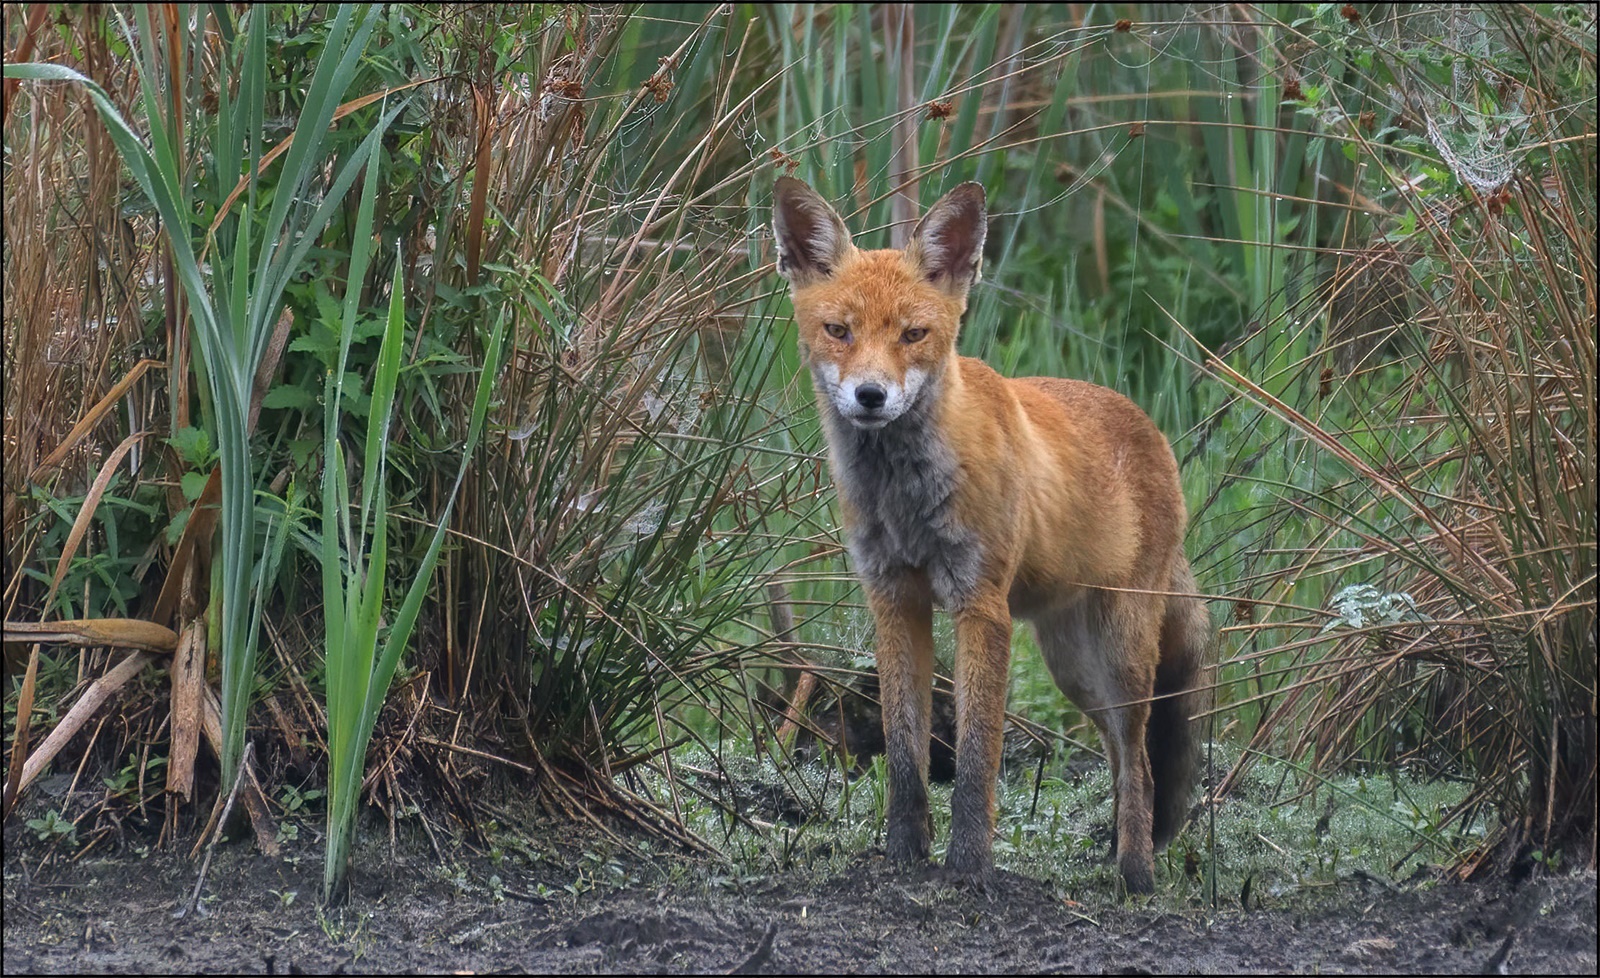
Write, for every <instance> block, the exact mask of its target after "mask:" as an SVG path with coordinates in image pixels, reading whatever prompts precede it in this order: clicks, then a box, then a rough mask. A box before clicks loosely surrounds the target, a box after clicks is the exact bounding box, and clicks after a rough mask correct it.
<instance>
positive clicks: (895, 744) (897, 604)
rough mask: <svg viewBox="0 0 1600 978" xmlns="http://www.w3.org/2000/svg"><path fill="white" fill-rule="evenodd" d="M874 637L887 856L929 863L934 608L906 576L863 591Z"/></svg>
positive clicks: (920, 584)
mask: <svg viewBox="0 0 1600 978" xmlns="http://www.w3.org/2000/svg"><path fill="white" fill-rule="evenodd" d="M867 596H868V602H869V603H870V605H871V606H872V614H873V617H874V618H875V619H876V621H877V631H878V692H879V696H880V697H881V698H882V707H883V739H884V752H885V755H886V756H887V760H888V767H889V812H888V819H889V824H888V850H889V857H890V858H891V859H895V860H898V861H901V862H914V861H918V860H925V859H927V858H928V853H929V848H930V845H931V843H932V839H933V816H932V815H931V813H930V812H929V811H928V740H929V736H930V734H931V732H932V726H931V725H932V719H931V718H932V714H933V602H932V598H931V597H930V595H929V593H928V585H927V582H926V580H923V579H920V577H918V576H914V575H907V576H906V577H905V578H902V579H900V580H897V581H895V582H893V583H888V582H884V583H883V584H880V585H876V586H873V587H870V588H868V592H867Z"/></svg>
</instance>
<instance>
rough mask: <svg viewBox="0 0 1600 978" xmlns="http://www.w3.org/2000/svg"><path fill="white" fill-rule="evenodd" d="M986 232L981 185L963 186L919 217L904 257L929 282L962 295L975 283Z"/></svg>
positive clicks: (986, 215)
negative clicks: (920, 218)
mask: <svg viewBox="0 0 1600 978" xmlns="http://www.w3.org/2000/svg"><path fill="white" fill-rule="evenodd" d="M988 229H989V214H988V211H986V210H985V209H984V194H983V184H981V183H975V182H971V183H963V184H962V185H961V186H959V187H957V188H956V189H954V190H952V191H950V192H949V193H947V194H945V195H944V196H943V197H940V198H939V200H938V202H937V203H935V204H934V205H933V206H932V207H930V208H928V213H926V214H924V215H922V220H920V221H918V222H917V227H916V230H914V231H912V232H911V241H910V243H909V244H907V245H906V257H907V258H909V259H910V260H911V263H912V264H913V265H915V266H916V267H917V269H918V270H920V271H921V272H922V274H923V276H924V277H925V278H927V280H928V281H929V282H932V283H933V284H934V285H937V286H939V287H940V288H942V289H944V290H945V291H946V292H951V293H955V294H958V295H966V293H967V290H968V289H969V288H971V287H972V283H974V282H976V281H977V280H978V275H979V269H980V267H981V266H982V265H983V239H984V236H985V235H986V234H987V233H988Z"/></svg>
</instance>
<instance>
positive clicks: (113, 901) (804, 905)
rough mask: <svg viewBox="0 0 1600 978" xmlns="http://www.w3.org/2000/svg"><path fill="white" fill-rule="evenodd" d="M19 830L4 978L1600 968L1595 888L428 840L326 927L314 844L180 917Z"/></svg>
mask: <svg viewBox="0 0 1600 978" xmlns="http://www.w3.org/2000/svg"><path fill="white" fill-rule="evenodd" d="M16 822H17V820H16V819H13V821H12V824H11V825H8V826H7V830H6V854H5V864H4V866H5V950H4V970H5V973H6V974H27V973H69V972H96V973H111V972H178V973H184V972H257V973H259V972H265V973H269V974H270V973H274V972H276V973H290V974H292V973H311V974H319V973H339V972H348V973H391V974H392V973H409V972H448V971H455V972H457V973H464V972H465V973H470V972H503V971H513V972H515V971H532V972H548V971H554V972H635V973H645V974H650V973H660V972H720V973H728V972H730V971H733V970H735V969H740V968H743V969H744V970H745V971H746V972H747V973H761V972H764V973H785V972H880V971H888V972H907V973H929V974H943V973H952V974H954V973H972V972H985V973H993V972H1091V973H1092V972H1100V973H1132V974H1138V973H1146V972H1218V973H1256V972H1312V971H1322V972H1366V973H1395V972H1457V973H1481V972H1484V971H1485V969H1488V971H1489V972H1490V973H1494V972H1495V970H1496V969H1497V968H1504V969H1506V970H1507V971H1509V972H1511V973H1530V974H1534V973H1571V974H1583V973H1588V974H1593V973H1595V969H1596V963H1595V876H1594V874H1593V872H1589V873H1580V874H1577V875H1571V876H1563V877H1542V878H1535V879H1533V880H1531V881H1528V882H1525V883H1522V884H1517V885H1513V884H1510V883H1506V882H1498V883H1433V882H1423V883H1412V884H1408V885H1406V886H1395V885H1393V884H1391V883H1388V882H1386V881H1380V880H1376V879H1374V878H1371V877H1362V878H1351V879H1347V880H1343V881H1340V882H1337V883H1333V884H1329V885H1325V886H1317V887H1304V888H1301V889H1300V890H1298V891H1297V892H1296V893H1295V894H1293V895H1291V896H1286V897H1270V896H1269V897H1267V898H1266V902H1265V906H1263V907H1261V908H1259V909H1258V908H1257V907H1256V905H1257V903H1258V902H1260V901H1261V900H1262V897H1260V896H1254V895H1252V896H1250V897H1248V898H1247V899H1248V900H1249V902H1250V904H1251V907H1252V909H1251V910H1250V911H1248V912H1247V911H1245V910H1242V909H1240V907H1239V895H1238V894H1232V895H1231V897H1230V899H1229V900H1228V901H1227V905H1226V906H1224V907H1222V908H1219V909H1215V910H1213V909H1210V908H1208V907H1197V908H1194V909H1186V910H1182V911H1173V910H1171V909H1159V908H1158V907H1159V904H1141V903H1140V902H1131V903H1120V902H1118V901H1116V899H1115V896H1114V894H1109V893H1108V894H1078V898H1079V899H1082V900H1085V901H1095V902H1089V903H1083V904H1079V903H1073V902H1071V901H1068V900H1064V899H1063V898H1062V897H1061V896H1060V895H1059V894H1058V893H1057V892H1055V890H1054V889H1053V888H1052V887H1051V886H1050V885H1049V884H1047V883H1044V882H1040V881H1037V880H1032V879H1027V878H1024V877H1022V876H1017V875H1015V874H1011V873H1005V872H1001V873H999V874H998V876H997V879H996V880H995V882H994V884H993V885H992V886H991V887H990V888H989V891H988V892H987V893H985V892H981V891H977V890H974V889H971V888H969V887H966V886H964V885H958V884H953V883H951V882H949V881H947V880H945V879H944V878H942V877H941V876H940V874H939V873H938V871H937V870H928V869H906V868H897V867H893V866H890V865H888V864H887V863H886V862H885V861H884V860H883V859H882V857H881V855H879V854H876V853H871V852H868V853H863V854H861V855H859V856H857V857H856V858H854V860H853V861H851V862H849V863H848V864H846V867H845V869H843V871H840V872H836V873H832V874H823V875H820V876H817V875H811V874H807V873H804V872H802V871H796V872H793V873H783V874H776V875H770V876H757V877H742V878H741V877H738V876H736V875H734V874H733V871H732V870H731V869H729V868H728V867H726V866H724V865H722V864H718V863H716V862H712V861H696V860H686V859H685V858H684V857H676V856H674V857H663V858H661V859H658V860H646V859H643V858H641V857H619V858H618V859H617V860H602V859H600V858H599V857H595V856H592V855H591V856H588V857H584V856H583V855H582V854H581V850H582V849H583V848H584V847H583V845H582V844H581V843H576V844H575V843H573V842H572V841H571V839H572V836H573V830H571V829H570V828H564V829H549V830H548V831H547V833H546V838H545V839H544V840H543V843H549V839H551V838H559V839H563V840H564V844H565V845H566V849H565V850H564V851H566V852H569V853H570V854H571V855H572V858H570V859H567V858H563V857H561V856H559V855H553V856H543V855H539V856H535V855H532V854H531V853H532V850H529V851H527V852H521V853H518V854H516V855H513V856H510V857H505V856H502V858H500V859H499V860H494V859H491V858H489V857H488V856H478V855H468V854H461V855H457V856H452V857H451V858H453V859H455V860H456V862H455V863H454V864H453V865H452V866H450V867H449V868H448V869H441V868H440V860H439V858H438V857H437V856H436V855H435V853H434V850H433V849H432V848H431V847H430V845H429V844H428V842H427V841H426V839H423V840H422V841H420V842H417V843H412V844H407V843H403V844H402V845H401V847H400V850H401V851H400V854H399V855H398V856H393V857H391V855H390V852H389V845H388V842H387V840H386V839H385V840H384V841H383V842H381V843H372V842H369V843H368V844H367V845H366V846H365V848H363V849H362V851H361V860H360V863H359V865H360V866H361V867H362V871H361V872H360V873H358V874H357V876H356V877H355V880H354V893H353V896H352V899H351V901H350V903H349V905H347V906H345V907H343V908H338V909H326V910H325V909H322V908H319V906H318V902H317V893H318V890H319V886H320V882H321V859H320V849H319V848H318V847H317V846H315V845H313V844H311V843H310V842H306V841H301V842H298V843H292V844H290V845H289V846H288V847H287V848H288V849H289V850H290V855H288V856H287V857H285V858H280V859H269V858H266V857H263V856H261V855H259V854H257V853H255V852H254V851H253V850H252V849H250V848H248V847H247V846H245V845H238V844H224V845H222V846H220V847H218V849H217V852H216V856H215V859H214V861H213V863H212V865H211V868H210V872H209V875H208V878H207V882H206V886H205V894H206V896H205V899H204V900H203V901H202V907H203V915H202V914H197V913H190V914H188V915H186V916H183V917H181V918H178V917H175V916H174V911H176V910H177V909H178V908H179V907H180V906H181V905H182V904H183V903H184V902H185V901H186V900H187V898H188V896H189V893H190V891H191V890H192V889H193V887H194V883H195V878H196V873H197V872H198V863H197V862H192V861H190V860H189V859H188V858H187V857H186V855H179V854H177V853H173V852H164V851H152V850H150V849H140V848H138V847H129V848H128V850H127V851H123V852H119V853H115V854H110V855H102V854H99V852H98V851H92V852H90V853H88V854H86V855H83V856H81V857H79V858H77V859H74V858H73V857H72V852H71V850H70V848H66V847H61V846H49V845H46V844H43V843H39V842H36V841H35V840H34V838H33V834H32V833H30V832H28V831H25V830H20V829H19V827H18V826H17V824H16ZM313 834H314V831H313V830H311V829H310V828H309V827H303V828H302V835H305V836H310V835H313ZM368 835H369V836H372V835H378V836H386V835H387V833H386V832H384V831H383V830H382V829H381V828H380V829H378V830H377V831H373V832H368ZM442 841H443V840H442ZM550 848H551V850H552V851H563V850H560V846H555V845H551V846H550ZM591 848H592V847H591ZM608 877H611V878H620V879H621V880H624V881H628V880H630V878H631V882H627V884H626V885H620V886H619V885H614V884H612V883H607V882H606V879H607V878H608ZM592 880H599V881H600V882H599V883H590V882H588V881H592ZM575 884H576V885H575ZM569 885H570V886H573V887H574V889H576V890H578V893H577V894H576V895H572V894H569V893H568V892H567V891H565V890H564V887H567V886H569ZM541 887H542V888H543V889H541ZM290 894H292V896H290ZM540 894H544V895H542V896H541V895H540Z"/></svg>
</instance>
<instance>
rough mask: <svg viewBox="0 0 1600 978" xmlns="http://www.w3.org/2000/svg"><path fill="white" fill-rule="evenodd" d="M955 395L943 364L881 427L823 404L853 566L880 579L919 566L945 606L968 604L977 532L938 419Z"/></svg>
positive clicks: (954, 377)
mask: <svg viewBox="0 0 1600 978" xmlns="http://www.w3.org/2000/svg"><path fill="white" fill-rule="evenodd" d="M959 394H960V377H959V375H958V372H957V370H956V369H954V367H952V366H947V367H946V368H945V369H943V370H941V371H940V372H939V373H938V374H936V375H934V376H930V377H929V378H928V380H927V381H926V382H925V383H924V384H923V389H922V391H921V392H920V393H919V396H918V397H917V400H916V401H915V402H914V403H913V404H912V405H911V406H910V407H909V408H907V409H906V411H905V413H903V414H901V415H900V416H899V417H898V418H896V419H894V420H893V421H891V422H889V423H888V424H886V425H884V426H883V427H882V428H870V429H869V428H857V427H855V426H854V425H852V424H851V423H850V422H849V421H847V420H845V419H844V418H842V417H840V415H839V413H838V412H837V411H836V410H834V409H833V408H832V406H831V402H827V403H825V404H824V405H823V407H822V417H823V419H824V422H825V423H824V428H825V429H826V431H827V435H828V445H829V448H830V450H831V454H832V458H833V469H834V481H835V482H836V484H837V485H838V489H839V493H840V496H841V497H842V498H843V501H844V503H845V512H846V514H847V530H848V534H849V540H850V554H851V558H852V561H853V562H854V564H855V567H856V572H857V573H858V574H860V575H861V577H862V578H863V579H864V580H866V581H867V582H868V583H869V584H876V585H879V586H893V582H894V581H896V580H897V579H898V578H899V576H900V575H902V574H904V573H905V572H906V571H917V572H921V573H923V574H925V575H926V577H927V581H928V584H929V586H930V587H931V589H932V591H933V595H934V598H935V600H936V601H938V602H939V603H940V604H941V605H943V606H944V607H947V608H956V607H959V606H961V605H962V604H964V603H965V599H966V597H967V596H968V595H969V594H970V593H971V592H972V589H973V587H974V585H975V584H976V581H977V576H978V568H979V548H978V547H977V546H976V545H975V537H974V535H973V534H972V532H971V531H970V530H968V529H967V528H966V527H965V526H963V525H962V524H961V522H960V521H959V520H958V519H957V516H956V512H955V494H956V487H957V479H958V478H959V473H960V463H959V460H958V459H957V457H956V454H955V451H954V449H953V447H952V446H951V444H950V443H949V442H948V441H947V439H946V438H945V437H944V433H943V427H944V426H943V425H941V424H940V421H941V418H942V416H943V415H944V413H945V412H947V411H949V410H951V408H952V406H953V404H952V402H953V400H955V399H957V398H959ZM824 400H826V399H824Z"/></svg>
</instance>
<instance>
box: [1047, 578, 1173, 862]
mask: <svg viewBox="0 0 1600 978" xmlns="http://www.w3.org/2000/svg"><path fill="white" fill-rule="evenodd" d="M1158 600H1159V599H1157V598H1153V597H1152V596H1150V595H1144V594H1126V593H1123V594H1112V593H1101V594H1094V595H1091V596H1088V597H1086V598H1084V599H1083V600H1082V601H1080V602H1078V603H1076V604H1075V605H1073V606H1071V607H1069V608H1066V609H1062V610H1057V611H1054V612H1051V613H1048V614H1046V615H1044V616H1041V617H1040V618H1039V619H1038V620H1036V621H1035V623H1034V624H1035V626H1036V628H1037V631H1038V636H1039V648H1040V650H1041V651H1042V652H1043V653H1044V659H1045V664H1046V665H1047V666H1048V667H1049V669H1050V673H1051V675H1052V676H1054V677H1055V680H1056V684H1057V685H1058V686H1060V687H1061V690H1062V692H1064V693H1066V694H1067V697H1068V698H1069V699H1071V700H1072V702H1073V703H1075V704H1077V706H1078V708H1079V709H1081V710H1083V711H1084V712H1085V713H1086V714H1088V715H1089V717H1090V718H1091V719H1093V720H1094V723H1095V726H1096V727H1097V728H1098V729H1099V731H1100V740H1101V743H1102V744H1103V745H1104V746H1105V751H1106V760H1107V761H1108V762H1109V764H1110V766H1111V779H1112V792H1113V795H1112V798H1113V800H1112V811H1113V820H1114V834H1115V843H1114V851H1115V852H1116V857H1117V866H1118V868H1119V869H1120V870H1121V871H1122V878H1123V880H1124V881H1125V882H1126V884H1127V887H1128V890H1129V892H1131V893H1149V892H1151V891H1152V890H1153V889H1154V888H1155V852H1154V844H1153V839H1152V830H1153V810H1154V805H1155V780H1154V778H1153V776H1152V773H1151V768H1150V757H1149V754H1148V752H1147V750H1146V745H1145V738H1146V727H1147V725H1148V723H1149V720H1150V703H1149V698H1150V695H1151V692H1152V690H1153V688H1154V686H1155V670H1156V660H1157V656H1158V654H1159V653H1158V650H1157V642H1158V640H1159V634H1158V625H1159V623H1160V621H1161V618H1162V614H1161V608H1160V607H1151V604H1152V602H1158Z"/></svg>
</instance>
